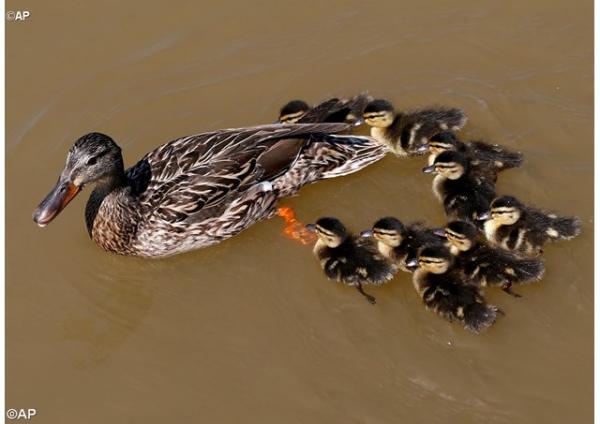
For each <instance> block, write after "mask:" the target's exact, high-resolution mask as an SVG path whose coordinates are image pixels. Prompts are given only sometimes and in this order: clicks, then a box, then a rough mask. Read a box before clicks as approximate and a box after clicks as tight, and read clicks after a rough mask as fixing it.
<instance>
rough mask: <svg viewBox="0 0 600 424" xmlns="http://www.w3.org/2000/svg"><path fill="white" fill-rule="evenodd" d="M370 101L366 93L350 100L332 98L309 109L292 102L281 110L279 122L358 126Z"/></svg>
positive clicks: (299, 103)
mask: <svg viewBox="0 0 600 424" xmlns="http://www.w3.org/2000/svg"><path fill="white" fill-rule="evenodd" d="M370 100H372V97H371V96H369V95H368V94H366V93H361V94H359V95H357V96H354V97H352V98H351V99H344V98H342V99H339V98H337V97H334V98H331V99H328V100H325V101H323V102H321V103H319V104H317V105H316V106H314V107H310V106H309V105H308V104H307V103H306V102H305V101H303V100H292V101H290V102H288V103H286V104H285V105H284V106H283V107H282V108H281V111H280V112H279V122H280V123H282V124H294V123H299V124H305V123H319V122H346V123H351V124H358V123H359V121H360V120H361V119H362V118H361V115H362V110H363V109H364V107H365V105H366V104H367V103H368V102H369V101H370Z"/></svg>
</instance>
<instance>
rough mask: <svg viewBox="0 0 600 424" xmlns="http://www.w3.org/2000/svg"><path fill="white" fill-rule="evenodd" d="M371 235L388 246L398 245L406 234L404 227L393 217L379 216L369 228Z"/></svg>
mask: <svg viewBox="0 0 600 424" xmlns="http://www.w3.org/2000/svg"><path fill="white" fill-rule="evenodd" d="M371 232H372V233H373V237H375V238H376V239H377V240H379V241H380V242H382V243H383V244H386V245H388V246H390V247H398V246H400V243H402V240H403V239H404V237H405V235H406V227H404V224H402V223H401V222H400V221H398V220H397V219H396V218H394V217H386V218H381V219H380V220H378V221H377V222H376V223H375V224H373V229H372V230H371Z"/></svg>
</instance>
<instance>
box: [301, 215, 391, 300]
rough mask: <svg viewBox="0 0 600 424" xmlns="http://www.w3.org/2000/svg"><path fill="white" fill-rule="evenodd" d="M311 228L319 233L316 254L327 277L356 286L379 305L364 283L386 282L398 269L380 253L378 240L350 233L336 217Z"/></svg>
mask: <svg viewBox="0 0 600 424" xmlns="http://www.w3.org/2000/svg"><path fill="white" fill-rule="evenodd" d="M307 227H308V228H309V229H314V230H315V231H316V233H317V236H318V239H317V242H316V243H315V246H314V249H313V253H314V254H315V256H316V257H317V259H319V261H320V263H321V268H323V271H324V272H325V275H326V276H327V278H329V279H330V280H334V281H339V282H342V283H344V284H347V285H349V286H354V287H356V289H357V290H358V291H359V293H360V294H362V295H363V296H364V297H365V298H366V299H367V300H368V301H369V303H371V304H375V298H374V297H373V296H371V295H370V294H368V293H365V291H364V290H363V284H370V285H376V286H379V285H382V284H384V283H386V282H387V281H389V280H391V279H392V278H393V277H394V274H395V273H396V271H397V269H396V267H395V266H394V265H393V264H392V263H391V262H389V261H388V260H386V259H385V258H384V257H383V256H382V255H381V254H380V253H379V252H378V250H377V246H376V245H375V243H374V241H373V240H372V239H370V238H366V237H360V236H358V235H353V234H350V233H348V231H347V230H346V227H345V226H344V224H342V223H341V222H340V221H339V220H338V219H336V218H330V217H324V218H320V219H319V220H318V221H317V222H316V224H309V225H308V226H307Z"/></svg>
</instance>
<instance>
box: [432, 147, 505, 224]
mask: <svg viewBox="0 0 600 424" xmlns="http://www.w3.org/2000/svg"><path fill="white" fill-rule="evenodd" d="M423 172H424V173H426V174H429V173H436V174H437V175H436V176H435V178H434V179H433V193H434V194H435V196H436V197H437V198H438V200H439V201H440V202H441V203H443V205H444V210H445V211H446V215H447V216H448V217H449V218H450V219H460V220H463V221H470V222H477V218H478V216H479V215H480V214H482V213H485V212H486V211H487V210H488V209H489V204H490V202H491V201H492V200H493V199H494V197H495V196H496V194H495V181H494V180H493V179H491V178H490V177H486V176H485V175H483V174H482V173H476V172H474V171H473V170H472V166H471V164H470V163H469V161H468V159H467V157H466V156H465V155H463V154H462V153H459V152H455V151H447V152H444V153H441V154H440V155H438V156H437V157H436V158H435V161H434V163H433V165H430V166H427V167H425V168H423Z"/></svg>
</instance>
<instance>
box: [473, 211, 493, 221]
mask: <svg viewBox="0 0 600 424" xmlns="http://www.w3.org/2000/svg"><path fill="white" fill-rule="evenodd" d="M491 216H492V214H491V212H490V211H487V212H482V213H480V214H478V215H477V217H476V218H475V219H477V221H486V220H488V219H490V218H491Z"/></svg>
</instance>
